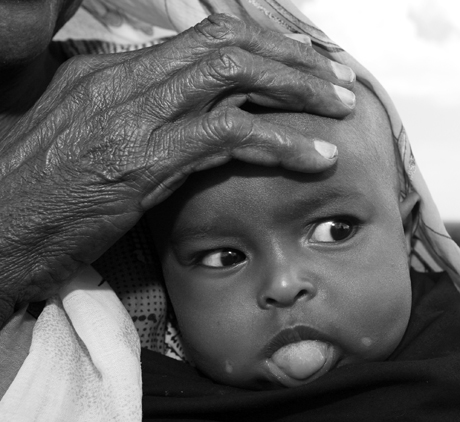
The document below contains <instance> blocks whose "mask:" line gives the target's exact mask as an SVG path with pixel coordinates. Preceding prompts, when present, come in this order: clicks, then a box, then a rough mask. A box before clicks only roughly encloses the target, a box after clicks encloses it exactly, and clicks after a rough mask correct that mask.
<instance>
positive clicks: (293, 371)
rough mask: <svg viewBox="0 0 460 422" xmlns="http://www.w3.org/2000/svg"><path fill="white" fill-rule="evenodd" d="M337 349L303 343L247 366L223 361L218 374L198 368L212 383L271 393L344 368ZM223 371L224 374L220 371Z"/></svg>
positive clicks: (329, 344)
mask: <svg viewBox="0 0 460 422" xmlns="http://www.w3.org/2000/svg"><path fill="white" fill-rule="evenodd" d="M342 361H343V353H342V351H341V349H340V348H339V347H337V346H335V345H333V344H331V343H328V342H323V341H318V340H303V341H298V342H295V343H290V344H288V345H286V346H284V347H282V348H280V349H278V350H277V351H275V352H274V353H273V354H272V355H271V356H269V357H265V358H263V359H261V360H260V361H257V362H256V363H254V364H252V365H250V364H247V365H243V366H242V367H238V365H234V364H232V362H231V360H230V359H228V360H226V361H225V362H224V363H223V364H221V365H219V368H218V370H213V369H212V368H209V367H207V368H200V365H197V366H198V368H199V369H201V371H202V372H204V373H205V374H206V375H207V376H208V377H210V378H211V379H213V380H214V381H216V382H219V383H222V384H226V385H230V386H233V387H238V388H244V389H250V390H273V389H284V388H293V387H299V386H302V385H306V384H309V383H311V382H313V381H315V380H317V379H318V378H320V377H322V376H323V375H325V374H327V373H328V372H330V371H331V370H333V369H334V368H336V367H337V366H342V365H343V364H344V362H342ZM222 369H224V370H222Z"/></svg>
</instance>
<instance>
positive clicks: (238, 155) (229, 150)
mask: <svg viewBox="0 0 460 422" xmlns="http://www.w3.org/2000/svg"><path fill="white" fill-rule="evenodd" d="M180 123H181V124H176V125H165V126H164V127H163V128H162V129H161V130H159V131H157V132H155V134H154V135H153V136H152V140H151V142H152V145H151V147H150V148H149V151H150V155H151V156H150V157H147V162H150V163H152V164H151V165H150V173H151V176H150V177H149V176H145V174H144V175H143V178H144V180H145V182H146V185H145V187H144V190H145V191H146V192H148V193H147V195H146V197H144V200H143V201H142V202H141V204H142V206H143V208H144V209H148V208H151V207H152V206H154V205H155V204H157V203H158V202H160V201H161V200H164V199H165V198H166V197H167V196H169V194H171V193H172V191H173V190H174V189H175V188H177V187H178V186H179V185H180V184H181V183H182V182H183V180H184V178H186V177H187V176H188V175H189V174H191V173H193V172H195V171H200V170H205V169H208V168H212V167H216V166H219V165H222V164H225V163H226V162H228V161H229V160H231V159H238V160H241V161H245V162H248V163H252V164H257V165H264V166H272V167H274V166H282V167H284V168H286V169H289V170H293V171H300V172H305V173H316V172H321V171H324V170H326V169H328V168H330V167H331V166H332V165H334V163H335V162H336V160H337V148H336V147H335V146H334V145H332V144H330V143H328V142H325V141H324V140H321V139H314V138H308V137H306V136H304V135H302V134H300V133H298V132H296V131H295V130H293V129H291V128H289V127H284V126H280V125H274V124H271V123H270V122H267V121H265V120H262V119H260V118H258V117H257V116H254V115H251V114H249V113H246V112H244V111H242V110H240V109H238V108H228V107H225V108H224V107H220V108H218V109H216V110H213V111H212V112H210V113H206V114H205V115H201V116H197V117H196V118H194V119H193V120H191V121H189V122H187V123H184V122H183V121H182V122H180ZM172 169H175V170H173V171H172ZM152 180H154V184H153V186H154V187H153V190H152V191H149V189H151V187H152ZM137 183H139V181H138V182H137Z"/></svg>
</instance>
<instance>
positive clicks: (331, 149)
mask: <svg viewBox="0 0 460 422" xmlns="http://www.w3.org/2000/svg"><path fill="white" fill-rule="evenodd" d="M314 144H315V149H316V151H318V152H319V153H320V154H321V155H322V156H323V157H324V158H327V159H328V160H332V159H334V158H335V157H337V147H336V146H335V145H332V144H330V143H329V142H324V141H314Z"/></svg>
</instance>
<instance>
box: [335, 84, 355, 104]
mask: <svg viewBox="0 0 460 422" xmlns="http://www.w3.org/2000/svg"><path fill="white" fill-rule="evenodd" d="M334 89H335V93H336V94H337V95H338V96H339V98H340V99H341V100H342V102H343V103H344V104H345V105H347V106H348V107H350V108H354V107H355V103H356V97H355V94H353V92H351V91H349V90H348V89H345V88H342V87H341V86H338V85H334Z"/></svg>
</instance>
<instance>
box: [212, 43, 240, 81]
mask: <svg viewBox="0 0 460 422" xmlns="http://www.w3.org/2000/svg"><path fill="white" fill-rule="evenodd" d="M245 56H246V53H245V52H244V51H243V50H241V49H240V48H238V47H222V48H219V49H218V50H217V51H216V52H215V53H213V55H212V58H211V60H209V62H208V68H209V70H210V76H212V77H214V78H215V79H218V80H225V81H228V80H233V81H236V80H237V79H238V78H239V77H241V76H242V75H243V74H245V73H246V66H245V59H247V58H246V57H245Z"/></svg>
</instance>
